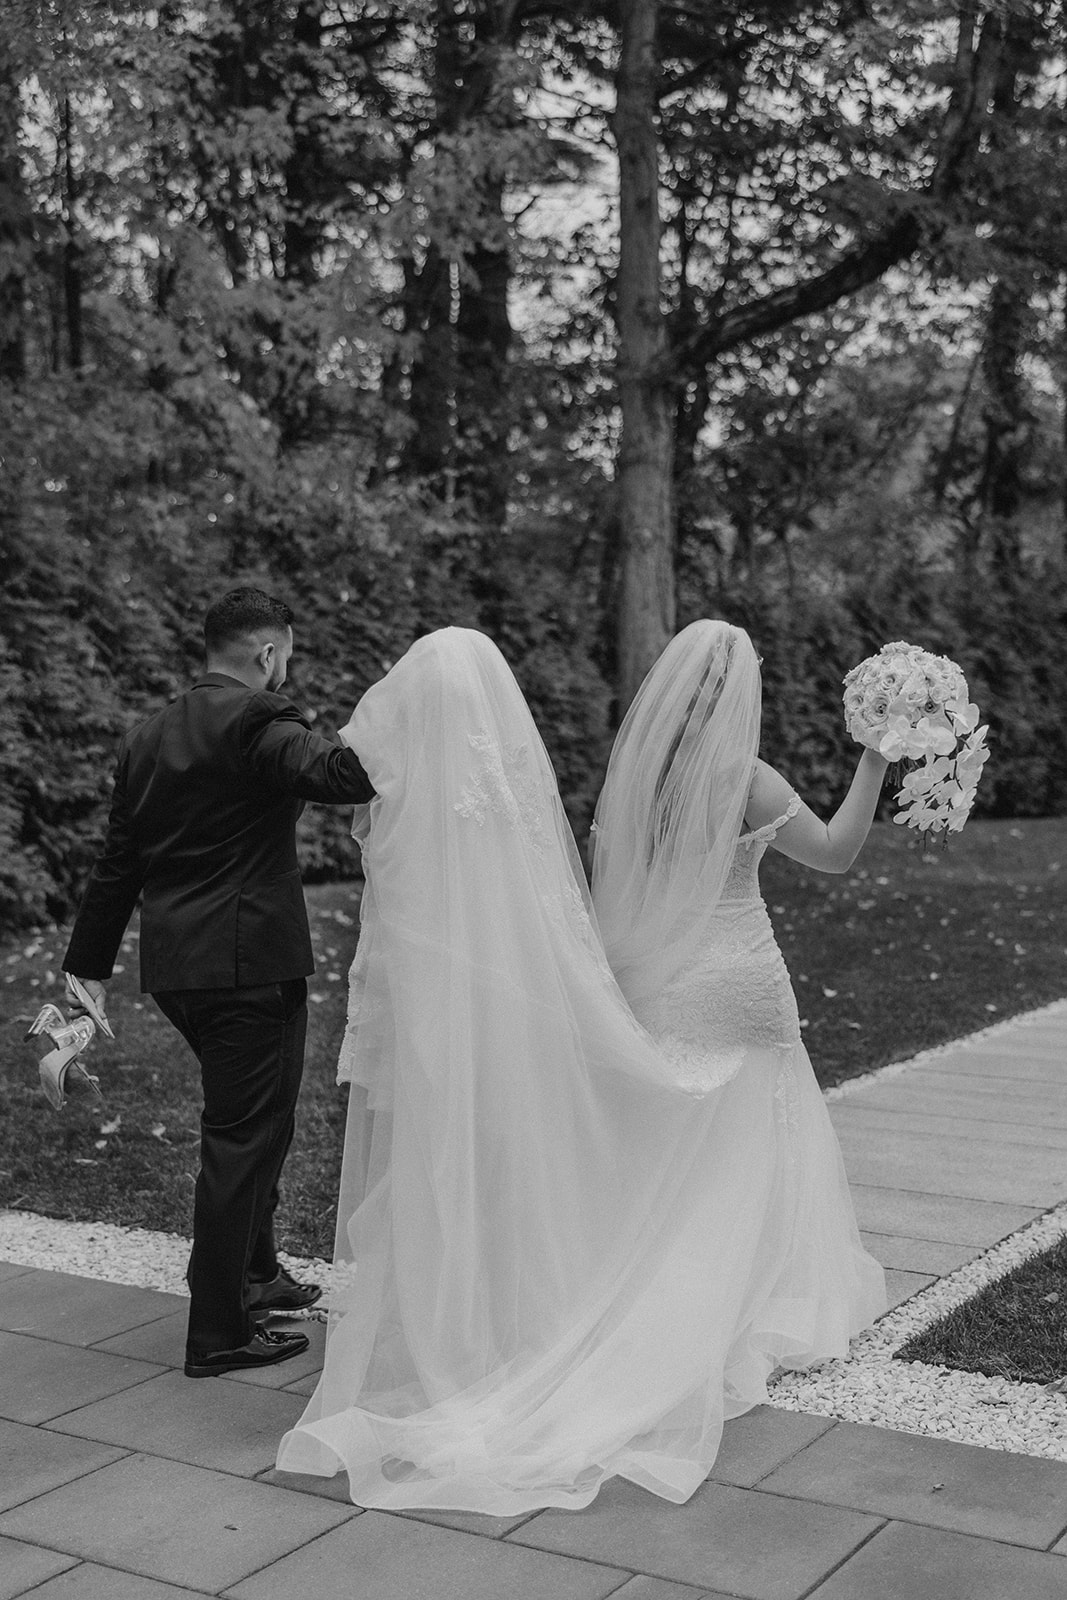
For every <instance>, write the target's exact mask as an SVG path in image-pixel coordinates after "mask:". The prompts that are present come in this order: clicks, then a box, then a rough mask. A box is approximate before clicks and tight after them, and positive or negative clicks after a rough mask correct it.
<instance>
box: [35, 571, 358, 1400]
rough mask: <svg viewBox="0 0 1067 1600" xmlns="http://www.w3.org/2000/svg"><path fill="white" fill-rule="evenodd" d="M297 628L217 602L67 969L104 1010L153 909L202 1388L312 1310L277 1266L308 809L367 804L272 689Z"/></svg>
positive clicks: (294, 1084)
mask: <svg viewBox="0 0 1067 1600" xmlns="http://www.w3.org/2000/svg"><path fill="white" fill-rule="evenodd" d="M292 621H293V614H292V612H291V611H290V609H289V607H288V606H287V605H285V604H283V603H282V602H281V601H278V600H273V599H271V597H270V596H269V595H266V594H264V593H263V591H262V590H260V589H233V590H231V591H230V592H229V593H228V594H224V595H223V596H222V598H221V599H220V600H218V601H216V603H215V604H214V605H213V606H212V607H211V609H210V611H209V612H208V613H207V617H206V619H205V623H204V638H205V644H206V647H207V671H206V673H205V674H204V676H203V677H202V678H200V679H198V680H197V682H196V683H194V684H193V686H192V688H191V689H189V690H187V691H186V692H185V693H184V694H182V695H179V697H178V699H177V700H175V701H174V702H173V703H172V704H171V705H169V706H167V707H166V708H165V709H164V710H162V711H158V712H156V714H155V715H154V716H152V717H149V719H148V720H147V722H143V723H141V724H140V726H139V727H136V728H134V729H133V730H132V732H130V733H128V734H127V735H126V736H125V738H124V739H123V741H122V744H121V746H120V749H119V758H118V765H117V768H116V771H115V788H114V794H113V798H112V803H111V815H110V819H109V822H108V831H107V838H106V841H105V844H104V848H103V852H102V854H101V855H100V857H99V859H98V860H97V862H96V865H95V866H94V867H93V870H92V874H91V876H90V879H89V884H88V888H87V889H86V892H85V896H84V899H83V900H82V904H81V908H80V910H79V912H78V916H77V919H76V921H75V924H74V929H73V932H72V934H71V939H70V944H69V946H68V949H67V953H66V955H65V957H64V960H63V969H64V971H66V972H71V973H73V974H74V975H75V976H76V977H78V978H80V979H81V980H82V981H83V983H84V984H85V986H86V988H87V989H88V991H89V993H90V996H91V997H92V998H93V999H94V1000H95V1001H96V1002H97V1003H98V1004H99V1005H100V1006H101V1007H102V1006H103V1002H104V981H105V980H106V979H108V978H109V977H110V976H111V972H112V968H113V965H114V961H115V956H116V954H117V952H118V948H119V945H120V943H121V941H122V937H123V934H124V933H125V931H126V926H127V924H128V922H129V920H130V917H131V915H132V913H133V909H134V906H135V904H136V902H137V899H138V896H139V895H140V896H141V897H142V907H141V988H142V990H144V991H146V992H147V993H149V994H151V995H152V997H153V999H154V1000H155V1002H156V1004H157V1005H158V1006H159V1008H160V1010H161V1011H162V1012H163V1013H164V1015H165V1016H166V1017H168V1018H169V1019H170V1021H171V1022H172V1023H173V1024H174V1026H175V1027H176V1028H177V1029H178V1031H179V1032H180V1033H181V1034H182V1036H183V1037H184V1038H185V1039H186V1040H187V1041H188V1043H189V1045H190V1046H191V1047H192V1049H193V1051H194V1053H195V1055H196V1057H197V1060H198V1061H199V1063H200V1071H201V1079H202V1083H203V1094H204V1110H203V1116H202V1119H201V1144H200V1174H199V1176H198V1178H197V1182H196V1202H195V1210H194V1216H193V1251H192V1256H191V1258H190V1264H189V1289H190V1293H191V1296H192V1300H191V1305H190V1310H189V1333H188V1341H187V1345H186V1359H185V1371H186V1374H187V1376H189V1377H191V1378H206V1377H213V1376H215V1375H216V1374H218V1373H223V1372H232V1371H235V1370H243V1369H246V1368H249V1367H260V1366H266V1365H269V1364H272V1363H274V1362H276V1361H285V1360H287V1359H288V1358H289V1357H291V1356H295V1355H299V1354H300V1353H301V1352H302V1351H303V1350H306V1349H307V1345H308V1340H307V1338H306V1336H305V1335H304V1334H300V1333H280V1332H277V1331H272V1330H269V1329H267V1328H266V1327H265V1326H264V1325H263V1324H264V1323H265V1322H266V1319H267V1318H268V1317H269V1315H270V1314H271V1313H272V1312H285V1311H293V1310H298V1309H302V1308H303V1307H306V1306H309V1305H311V1304H313V1303H314V1302H315V1301H316V1300H317V1299H319V1297H320V1295H321V1290H320V1289H319V1288H318V1287H317V1286H316V1285H314V1284H301V1283H298V1282H297V1281H296V1280H295V1279H294V1278H292V1277H291V1276H290V1275H289V1273H287V1272H286V1271H285V1269H284V1268H283V1267H281V1266H280V1265H279V1262H278V1257H277V1254H276V1252H275V1245H274V1227H273V1217H274V1209H275V1206H276V1205H277V1201H278V1178H279V1175H280V1173H281V1168H282V1163H283V1161H284V1160H285V1155H286V1151H287V1150H288V1148H289V1143H290V1140H291V1139H292V1135H293V1118H294V1111H295V1107H296V1099H297V1093H298V1091H299V1088H300V1078H301V1073H302V1072H303V1065H304V1037H305V1032H306V1027H307V978H308V975H309V974H310V973H312V972H313V971H314V970H315V962H314V957H313V955H312V950H311V936H310V932H309V928H308V919H307V910H306V908H305V905H304V895H303V889H302V886H301V881H300V870H299V867H298V866H297V858H296V822H297V818H298V817H299V815H300V813H301V811H302V810H303V808H304V802H305V801H307V800H316V801H319V802H320V803H325V804H327V805H346V804H347V805H351V804H352V803H354V802H356V803H359V802H364V801H368V800H370V799H371V798H372V797H373V794H374V790H373V788H372V786H371V783H370V780H369V779H368V777H367V775H366V773H365V772H364V770H363V768H362V766H361V765H360V762H359V760H358V758H357V757H356V756H355V755H354V754H353V753H352V751H351V750H349V749H347V748H345V746H343V745H341V744H339V743H334V742H332V741H331V740H328V739H325V738H323V737H321V736H320V735H319V734H316V733H314V732H312V730H311V727H310V724H309V723H308V721H307V719H306V718H305V717H304V716H302V715H301V713H300V712H299V711H298V710H297V708H296V707H295V706H294V705H293V704H292V702H291V701H289V700H287V699H285V698H284V697H283V696H282V695H280V694H279V693H278V690H279V689H280V688H281V686H282V684H283V683H284V682H285V677H286V670H287V667H288V662H289V657H290V655H291V653H292V649H293V632H292Z"/></svg>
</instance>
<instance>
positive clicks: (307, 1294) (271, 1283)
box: [248, 1267, 322, 1322]
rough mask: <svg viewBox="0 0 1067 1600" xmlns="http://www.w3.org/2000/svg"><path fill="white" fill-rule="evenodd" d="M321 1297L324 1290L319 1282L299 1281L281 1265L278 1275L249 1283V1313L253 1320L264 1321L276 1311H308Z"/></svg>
mask: <svg viewBox="0 0 1067 1600" xmlns="http://www.w3.org/2000/svg"><path fill="white" fill-rule="evenodd" d="M321 1299H322V1290H321V1289H320V1288H319V1285H318V1284H317V1283H297V1281H296V1279H295V1278H294V1277H293V1276H292V1274H291V1273H288V1272H286V1270H285V1268H284V1267H279V1268H278V1273H277V1276H276V1277H274V1278H268V1279H267V1280H266V1282H265V1283H254V1282H253V1283H250V1284H249V1285H248V1314H249V1316H250V1317H251V1318H252V1321H253V1322H264V1321H265V1320H266V1319H267V1317H269V1316H273V1315H274V1313H275V1312H279V1313H284V1312H286V1311H306V1310H307V1308H308V1306H313V1305H314V1304H315V1302H316V1300H321Z"/></svg>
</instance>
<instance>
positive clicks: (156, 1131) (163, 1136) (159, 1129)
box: [152, 1122, 170, 1144]
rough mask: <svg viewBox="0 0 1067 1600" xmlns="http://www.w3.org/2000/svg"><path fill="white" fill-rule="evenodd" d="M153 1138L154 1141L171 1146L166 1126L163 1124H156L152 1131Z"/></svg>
mask: <svg viewBox="0 0 1067 1600" xmlns="http://www.w3.org/2000/svg"><path fill="white" fill-rule="evenodd" d="M152 1137H153V1139H158V1140H159V1141H160V1143H161V1144H170V1140H169V1139H168V1138H167V1129H166V1126H165V1125H164V1124H163V1123H162V1122H157V1123H156V1125H155V1127H154V1128H153V1129H152Z"/></svg>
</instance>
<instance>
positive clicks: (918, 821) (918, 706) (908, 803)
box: [844, 640, 989, 836]
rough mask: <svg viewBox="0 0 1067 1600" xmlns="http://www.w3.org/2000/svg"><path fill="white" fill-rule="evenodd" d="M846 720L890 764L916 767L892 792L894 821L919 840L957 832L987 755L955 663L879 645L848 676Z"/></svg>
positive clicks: (908, 647) (910, 648) (899, 644)
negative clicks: (895, 808) (914, 832)
mask: <svg viewBox="0 0 1067 1600" xmlns="http://www.w3.org/2000/svg"><path fill="white" fill-rule="evenodd" d="M844 705H845V722H846V725H847V727H848V731H849V733H850V734H851V735H852V737H853V739H855V740H856V741H857V742H858V743H859V744H864V745H867V746H869V748H870V749H872V750H877V751H878V753H879V754H880V755H883V756H885V758H886V760H887V761H895V762H905V761H907V762H911V763H914V765H912V766H911V767H910V768H909V770H908V771H907V772H906V773H905V775H904V777H903V778H902V780H901V788H900V790H899V791H898V793H897V795H896V800H897V803H898V805H899V807H900V809H899V811H898V812H897V815H896V816H895V817H894V818H893V821H894V822H899V823H905V824H906V825H907V826H908V827H909V828H916V829H918V831H919V833H920V834H922V835H923V836H925V835H927V834H930V833H939V832H941V830H942V829H947V831H948V832H949V833H958V832H959V831H960V829H961V828H962V827H963V825H964V823H965V822H966V821H967V817H968V814H969V812H970V809H971V807H972V806H973V804H974V796H975V790H976V789H977V787H978V779H979V778H980V777H981V775H982V768H983V766H984V765H985V763H986V761H987V760H988V758H989V751H988V750H987V749H986V744H985V737H986V733H987V732H988V729H987V728H985V727H981V728H980V727H978V717H979V711H978V707H977V706H976V705H972V704H971V701H970V696H969V694H968V690H967V680H966V678H965V677H964V676H963V673H962V672H961V671H960V669H959V667H958V666H957V665H956V663H955V662H954V661H949V660H948V658H947V657H946V656H935V655H931V654H930V652H929V651H928V650H920V649H919V647H918V645H914V644H905V643H904V642H903V641H902V640H898V641H896V642H895V643H894V644H887V645H883V647H882V649H881V650H879V652H878V654H877V655H874V656H869V657H868V658H867V660H866V661H861V662H860V664H859V666H858V667H853V668H852V671H851V672H850V673H849V674H848V676H847V677H846V678H845V698H844Z"/></svg>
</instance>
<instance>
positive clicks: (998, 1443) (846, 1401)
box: [0, 999, 1067, 1461]
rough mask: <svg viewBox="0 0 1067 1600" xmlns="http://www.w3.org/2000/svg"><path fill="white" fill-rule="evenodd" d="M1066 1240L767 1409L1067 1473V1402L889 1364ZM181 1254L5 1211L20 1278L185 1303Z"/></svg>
mask: <svg viewBox="0 0 1067 1600" xmlns="http://www.w3.org/2000/svg"><path fill="white" fill-rule="evenodd" d="M1064 1016H1067V999H1064V1000H1057V1001H1054V1002H1053V1003H1052V1004H1051V1005H1047V1006H1042V1007H1040V1008H1038V1009H1037V1010H1034V1011H1029V1012H1023V1013H1021V1014H1020V1015H1019V1016H1016V1017H1011V1018H1006V1019H1004V1020H1003V1021H1001V1022H996V1023H994V1024H993V1025H992V1026H990V1027H988V1028H983V1029H981V1030H980V1031H978V1032H977V1033H973V1034H968V1035H967V1036H966V1037H965V1038H963V1039H954V1040H952V1041H950V1042H949V1043H948V1044H945V1045H939V1046H937V1047H935V1048H934V1049H931V1050H924V1051H923V1052H922V1053H921V1054H919V1055H916V1056H912V1057H910V1059H908V1060H906V1061H896V1062H891V1063H890V1064H889V1065H888V1066H884V1067H879V1068H878V1069H877V1070H876V1071H874V1072H868V1073H865V1074H864V1075H863V1076H862V1077H858V1078H850V1079H849V1080H848V1081H847V1082H846V1083H842V1084H838V1085H836V1086H835V1087H834V1088H832V1089H828V1090H826V1091H825V1095H826V1098H827V1100H840V1099H844V1098H847V1096H848V1095H849V1094H851V1093H853V1092H854V1091H855V1090H857V1089H860V1088H865V1087H866V1086H867V1085H869V1084H872V1083H877V1082H880V1081H882V1080H883V1079H886V1078H895V1077H898V1076H900V1074H902V1073H904V1072H907V1071H909V1070H910V1069H911V1068H913V1067H918V1066H923V1065H925V1064H927V1063H929V1062H931V1061H934V1060H936V1059H937V1058H938V1057H939V1056H943V1055H946V1054H948V1053H949V1052H950V1051H956V1050H958V1049H959V1048H960V1046H961V1045H968V1044H977V1043H979V1042H980V1041H985V1040H987V1039H996V1038H997V1037H998V1036H999V1035H1000V1034H1002V1033H1003V1032H1004V1031H1005V1030H1006V1029H1009V1028H1018V1027H1020V1026H1025V1025H1026V1024H1028V1023H1032V1022H1033V1023H1037V1022H1042V1021H1045V1020H1054V1019H1058V1018H1060V1017H1064ZM1064 1235H1067V1200H1065V1201H1063V1202H1062V1203H1061V1204H1059V1205H1057V1206H1054V1207H1053V1208H1052V1209H1051V1210H1049V1211H1047V1212H1045V1213H1044V1215H1042V1216H1040V1217H1037V1218H1035V1219H1034V1221H1032V1222H1030V1223H1028V1224H1027V1225H1026V1226H1025V1227H1024V1228H1020V1229H1019V1230H1018V1232H1016V1233H1013V1234H1010V1235H1009V1236H1008V1237H1007V1238H1006V1239H1002V1240H1001V1241H1000V1242H999V1244H996V1245H994V1246H993V1247H992V1248H991V1249H990V1250H987V1251H985V1253H984V1254H982V1255H979V1256H977V1257H975V1259H974V1260H972V1261H968V1262H966V1263H965V1264H964V1265H963V1266H962V1267H959V1268H958V1269H957V1270H956V1271H955V1272H953V1273H950V1274H948V1275H947V1276H945V1277H944V1278H940V1279H938V1281H937V1282H936V1283H933V1284H931V1285H929V1287H928V1288H926V1289H923V1290H921V1291H920V1292H919V1293H918V1294H916V1295H913V1296H912V1297H911V1299H910V1300H906V1301H904V1302H903V1303H902V1304H901V1305H899V1306H896V1307H895V1308H894V1309H893V1310H892V1311H889V1312H887V1313H886V1315H885V1316H884V1317H882V1318H881V1320H880V1321H879V1322H878V1323H877V1324H876V1325H875V1326H874V1327H873V1328H870V1329H868V1330H867V1331H866V1332H865V1333H862V1334H860V1335H859V1336H858V1338H856V1339H854V1340H853V1342H852V1346H851V1349H850V1351H849V1354H848V1356H847V1357H844V1358H843V1359H841V1360H839V1361H827V1362H824V1363H822V1364H821V1365H820V1366H818V1367H815V1368H811V1369H809V1370H808V1371H806V1372H795V1373H784V1374H782V1375H781V1376H780V1377H779V1378H777V1379H776V1380H774V1381H773V1382H772V1384H771V1385H770V1394H769V1400H770V1404H771V1405H772V1406H775V1407H778V1408H780V1409H782V1410H786V1411H805V1412H808V1413H815V1414H816V1415H820V1416H830V1417H838V1418H841V1419H842V1420H844V1421H849V1422H864V1423H873V1424H875V1425H877V1426H879V1427H884V1428H894V1429H896V1430H897V1431H899V1432H903V1433H917V1434H925V1435H927V1436H932V1437H936V1438H940V1439H952V1440H956V1441H957V1442H959V1443H962V1444H974V1445H981V1446H983V1447H985V1448H986V1449H992V1450H1008V1451H1016V1452H1018V1453H1021V1454H1024V1455H1032V1456H1043V1457H1046V1458H1049V1459H1052V1460H1056V1461H1067V1394H1061V1393H1058V1392H1055V1391H1051V1390H1049V1389H1047V1388H1045V1387H1043V1386H1042V1385H1041V1384H1038V1383H1013V1382H1011V1381H1010V1380H1008V1379H1006V1378H987V1377H984V1376H983V1375H981V1374H979V1373H971V1372H957V1371H954V1370H953V1369H952V1368H950V1367H942V1366H933V1365H929V1364H927V1363H925V1362H921V1361H911V1362H905V1361H897V1360H894V1358H893V1352H894V1351H895V1350H898V1349H899V1348H900V1346H901V1345H902V1344H903V1343H904V1342H905V1341H906V1340H907V1339H910V1338H911V1337H912V1336H913V1335H914V1334H916V1333H918V1332H920V1331H921V1330H922V1329H923V1328H926V1327H929V1325H930V1324H931V1323H933V1322H936V1321H937V1320H938V1318H939V1317H942V1316H943V1315H944V1314H945V1312H947V1311H950V1310H952V1309H953V1308H954V1307H956V1306H958V1305H961V1304H962V1303H963V1302H964V1301H965V1300H969V1299H970V1298H971V1296H972V1295H973V1294H975V1293H976V1292H977V1291H978V1290H979V1289H981V1288H984V1287H985V1285H986V1284H988V1283H992V1282H993V1281H994V1280H995V1279H997V1278H1000V1277H1002V1276H1003V1275H1004V1274H1005V1273H1006V1272H1008V1271H1010V1269H1011V1268H1013V1267H1015V1266H1017V1265H1018V1264H1019V1262H1021V1261H1024V1260H1026V1258H1027V1257H1028V1256H1031V1255H1035V1254H1037V1253H1039V1252H1040V1251H1042V1250H1045V1249H1047V1248H1048V1247H1049V1246H1050V1245H1053V1244H1055V1243H1056V1242H1057V1240H1059V1239H1061V1238H1063V1237H1064ZM188 1254H189V1241H188V1240H187V1239H184V1238H182V1237H180V1236H179V1235H177V1234H170V1233H152V1232H149V1231H148V1230H147V1229H145V1228H122V1227H117V1226H115V1225H114V1224H112V1223H101V1222H61V1221H57V1220H55V1219H54V1218H51V1217H42V1216H38V1215H37V1214H36V1213H34V1212H29V1211H0V1260H4V1261H9V1262H12V1263H13V1264H15V1265H19V1266H26V1267H41V1268H45V1269H47V1270H50V1271H56V1272H70V1273H73V1274H74V1275H75V1276H78V1277H88V1278H98V1279H102V1280H103V1281H104V1282H107V1283H123V1284H132V1285H134V1286H136V1287H139V1288H145V1289H162V1290H165V1291H169V1292H170V1293H172V1294H180V1295H184V1294H186V1292H187V1291H186V1285H185V1266H186V1262H187V1260H188ZM282 1260H283V1261H284V1262H285V1264H286V1266H288V1267H289V1268H290V1269H291V1270H292V1271H294V1272H295V1273H296V1274H297V1275H298V1276H300V1277H302V1278H308V1279H312V1280H314V1281H315V1282H318V1283H322V1284H323V1285H324V1286H325V1287H326V1288H327V1290H328V1287H329V1279H330V1271H331V1264H330V1263H329V1262H328V1261H322V1260H319V1259H316V1258H312V1257H301V1256H291V1255H287V1254H284V1253H283V1254H282ZM305 1315H306V1316H308V1317H311V1318H321V1317H322V1316H323V1315H324V1312H323V1310H322V1307H321V1306H316V1307H314V1308H313V1309H312V1310H311V1311H310V1312H307V1313H305Z"/></svg>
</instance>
